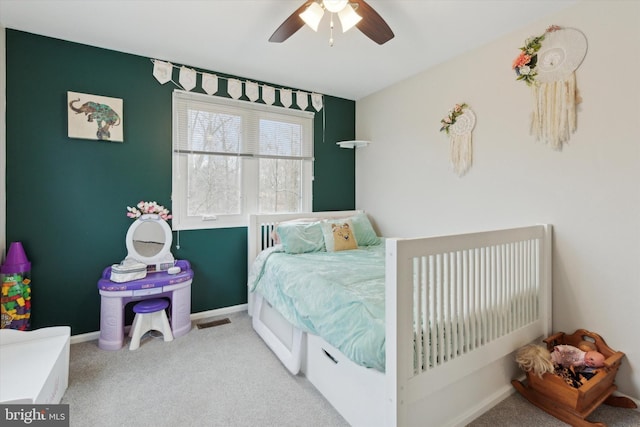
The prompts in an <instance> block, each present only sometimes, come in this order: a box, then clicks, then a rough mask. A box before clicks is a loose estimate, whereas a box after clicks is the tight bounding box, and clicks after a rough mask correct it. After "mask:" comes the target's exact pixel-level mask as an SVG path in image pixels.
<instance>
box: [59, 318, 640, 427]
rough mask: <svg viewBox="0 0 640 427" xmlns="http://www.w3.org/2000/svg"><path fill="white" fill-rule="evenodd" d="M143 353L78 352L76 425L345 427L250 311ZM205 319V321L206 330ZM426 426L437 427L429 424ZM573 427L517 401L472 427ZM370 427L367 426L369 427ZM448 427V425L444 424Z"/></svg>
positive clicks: (609, 411)
mask: <svg viewBox="0 0 640 427" xmlns="http://www.w3.org/2000/svg"><path fill="white" fill-rule="evenodd" d="M225 317H228V318H229V319H230V320H231V323H228V324H222V325H219V326H215V327H210V328H204V329H198V328H195V327H194V328H193V330H192V331H191V332H189V334H187V335H185V336H183V337H180V338H177V339H175V340H173V341H172V342H164V341H163V340H162V338H152V337H147V338H145V339H144V340H143V341H142V343H141V346H140V348H139V349H138V350H135V351H129V349H128V347H123V348H122V349H121V350H119V351H104V350H100V349H99V348H98V345H97V341H90V342H84V343H79V344H73V345H72V346H71V358H70V374H69V388H68V390H67V392H66V394H65V396H64V398H63V399H62V403H68V404H69V405H70V407H69V411H70V424H71V426H78V427H85V426H92V427H100V426H109V427H111V426H126V427H129V426H136V427H146V426H149V427H151V426H153V427H162V426H175V425H180V426H189V427H190V426H198V427H200V426H206V427H218V426H220V427H244V426H247V427H248V426H251V427H270V426H274V427H287V426H291V427H294V426H295V427H307V426H308V427H314V426H318V427H320V426H322V427H342V426H347V425H348V424H347V423H346V421H345V420H344V419H343V418H342V417H341V416H340V415H339V414H338V413H337V412H336V411H335V410H334V409H333V407H331V405H329V403H328V402H327V401H326V400H325V399H324V398H323V397H322V395H320V393H319V392H318V391H317V390H316V389H315V388H314V387H313V386H312V385H311V384H310V383H309V382H308V381H307V380H306V379H305V378H304V377H302V376H295V377H294V376H292V375H290V374H289V372H288V371H287V370H286V369H285V368H284V367H283V366H282V365H281V364H280V362H279V361H278V360H277V359H276V357H275V356H274V355H273V354H272V353H271V351H270V350H269V349H268V348H267V346H266V345H265V344H264V343H263V342H262V340H261V339H260V338H259V337H258V336H257V335H256V334H255V332H254V331H253V329H252V327H251V321H250V318H249V317H248V315H247V313H246V312H240V313H234V314H231V315H229V316H225ZM208 320H211V319H206V320H203V321H200V322H198V323H206V322H207V321H208ZM126 344H127V345H128V342H127V343H126ZM589 419H590V420H597V421H603V422H606V423H607V424H608V425H609V427H630V426H640V412H637V411H633V410H629V409H620V408H610V407H605V406H602V407H601V408H599V409H598V410H596V412H594V414H592V416H591V417H590V418H589ZM424 425H425V427H431V426H430V425H429V423H428V420H425V424H424ZM470 426H471V427H482V426H547V427H552V426H553V427H555V426H566V424H564V423H562V422H560V421H558V420H556V419H555V418H553V417H551V416H550V415H547V414H546V413H545V412H543V411H541V410H539V409H538V408H536V407H535V406H533V405H531V404H529V403H528V402H527V401H526V400H525V399H523V398H522V397H521V396H520V395H518V394H514V395H512V396H510V397H509V398H507V399H505V400H504V401H503V402H501V403H500V404H498V405H497V406H495V407H494V408H492V409H491V410H490V411H488V412H487V413H485V414H484V415H482V416H481V417H479V418H478V419H476V420H475V421H474V422H473V423H471V424H470ZM365 427H366V426H365ZM435 427H439V426H435Z"/></svg>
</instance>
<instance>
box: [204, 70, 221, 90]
mask: <svg viewBox="0 0 640 427" xmlns="http://www.w3.org/2000/svg"><path fill="white" fill-rule="evenodd" d="M202 89H203V90H204V91H205V92H206V93H207V95H213V94H214V93H216V92H217V91H218V76H216V75H215V74H208V73H202Z"/></svg>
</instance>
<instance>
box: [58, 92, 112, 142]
mask: <svg viewBox="0 0 640 427" xmlns="http://www.w3.org/2000/svg"><path fill="white" fill-rule="evenodd" d="M67 105H68V106H69V109H68V114H67V117H68V124H69V128H68V131H69V138H81V139H94V140H99V141H113V142H123V141H124V131H123V129H124V127H123V123H122V99H120V98H109V97H107V96H99V95H89V94H86V93H79V92H67Z"/></svg>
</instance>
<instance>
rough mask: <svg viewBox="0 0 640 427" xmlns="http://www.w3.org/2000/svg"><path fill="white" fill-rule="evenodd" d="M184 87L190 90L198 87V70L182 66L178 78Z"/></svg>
mask: <svg viewBox="0 0 640 427" xmlns="http://www.w3.org/2000/svg"><path fill="white" fill-rule="evenodd" d="M178 82H180V86H182V89H184V90H186V91H189V90H191V89H193V88H194V87H196V70H193V69H191V68H187V67H184V66H183V67H180V77H179V79H178Z"/></svg>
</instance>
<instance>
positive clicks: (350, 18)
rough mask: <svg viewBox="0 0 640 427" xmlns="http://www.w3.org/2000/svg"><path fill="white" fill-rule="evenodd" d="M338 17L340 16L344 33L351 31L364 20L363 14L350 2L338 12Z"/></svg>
mask: <svg viewBox="0 0 640 427" xmlns="http://www.w3.org/2000/svg"><path fill="white" fill-rule="evenodd" d="M338 18H340V24H341V25H342V32H343V33H346V32H347V31H349V30H350V29H351V28H353V27H354V25H356V24H357V23H358V22H360V21H361V20H362V16H360V15H358V14H357V13H356V11H355V10H354V9H353V6H351V5H350V4H348V5H346V6H345V7H344V9H342V10H341V11H340V12H338Z"/></svg>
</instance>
